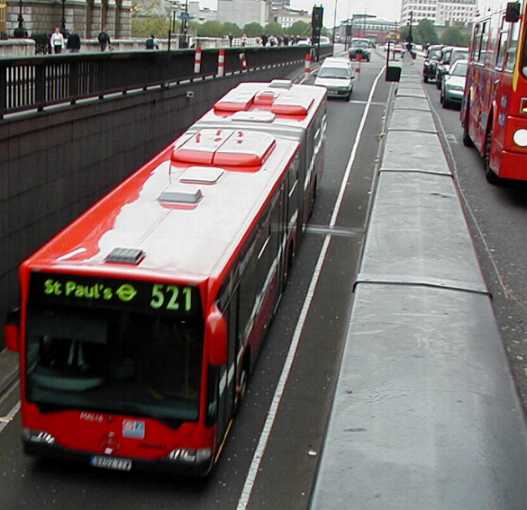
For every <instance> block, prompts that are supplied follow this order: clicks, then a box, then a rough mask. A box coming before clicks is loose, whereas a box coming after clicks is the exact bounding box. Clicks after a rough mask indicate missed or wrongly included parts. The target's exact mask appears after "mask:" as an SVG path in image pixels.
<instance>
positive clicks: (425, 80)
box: [423, 75, 428, 83]
mask: <svg viewBox="0 0 527 510" xmlns="http://www.w3.org/2000/svg"><path fill="white" fill-rule="evenodd" d="M423 82H424V83H428V77H427V76H424V75H423Z"/></svg>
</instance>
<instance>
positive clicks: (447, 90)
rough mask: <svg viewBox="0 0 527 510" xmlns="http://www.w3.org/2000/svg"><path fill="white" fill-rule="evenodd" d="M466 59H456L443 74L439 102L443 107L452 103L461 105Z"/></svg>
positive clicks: (466, 66) (448, 106) (465, 77)
mask: <svg viewBox="0 0 527 510" xmlns="http://www.w3.org/2000/svg"><path fill="white" fill-rule="evenodd" d="M467 70H468V60H456V61H455V62H454V63H453V64H452V65H451V66H450V68H449V69H448V71H447V73H446V74H445V75H444V76H443V84H442V86H441V104H442V105H443V108H450V107H451V106H453V105H458V106H461V102H462V101H463V94H464V93H465V82H466V79H467Z"/></svg>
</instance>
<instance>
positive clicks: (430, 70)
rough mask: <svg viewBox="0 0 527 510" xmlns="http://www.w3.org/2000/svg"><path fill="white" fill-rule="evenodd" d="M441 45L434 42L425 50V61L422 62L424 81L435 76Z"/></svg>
mask: <svg viewBox="0 0 527 510" xmlns="http://www.w3.org/2000/svg"><path fill="white" fill-rule="evenodd" d="M442 49H443V46H442V45H440V44H434V45H433V46H429V47H428V49H427V50H426V56H425V61H424V64H423V81H424V82H425V83H427V82H428V80H433V79H435V77H436V66H437V62H438V61H439V59H440V58H441V50H442Z"/></svg>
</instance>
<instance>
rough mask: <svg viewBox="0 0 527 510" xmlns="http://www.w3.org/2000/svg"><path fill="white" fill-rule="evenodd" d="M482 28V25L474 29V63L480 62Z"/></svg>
mask: <svg viewBox="0 0 527 510" xmlns="http://www.w3.org/2000/svg"><path fill="white" fill-rule="evenodd" d="M480 28H481V27H480V25H476V26H475V27H474V36H473V37H472V60H473V61H474V62H479V49H480V43H481V37H480V35H481V34H480V32H479V30H480Z"/></svg>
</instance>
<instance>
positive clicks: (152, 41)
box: [145, 34, 159, 50]
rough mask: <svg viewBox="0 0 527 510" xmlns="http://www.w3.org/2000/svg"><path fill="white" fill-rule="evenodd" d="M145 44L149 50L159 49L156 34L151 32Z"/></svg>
mask: <svg viewBox="0 0 527 510" xmlns="http://www.w3.org/2000/svg"><path fill="white" fill-rule="evenodd" d="M145 46H146V49H147V50H158V49H159V43H158V42H157V39H156V36H155V35H154V34H150V37H149V38H148V39H147V40H146V43H145Z"/></svg>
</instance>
